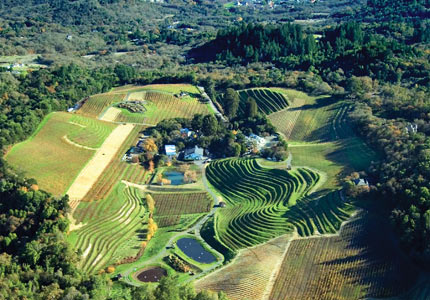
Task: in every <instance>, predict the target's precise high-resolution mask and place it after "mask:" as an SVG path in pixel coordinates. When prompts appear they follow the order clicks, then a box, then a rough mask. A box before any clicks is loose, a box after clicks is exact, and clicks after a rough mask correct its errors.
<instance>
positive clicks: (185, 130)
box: [180, 128, 194, 137]
mask: <svg viewBox="0 0 430 300" xmlns="http://www.w3.org/2000/svg"><path fill="white" fill-rule="evenodd" d="M180 133H181V136H182V137H190V136H192V135H193V133H194V132H193V131H191V130H189V129H188V128H182V129H181V130H180Z"/></svg>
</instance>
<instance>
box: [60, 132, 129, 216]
mask: <svg viewBox="0 0 430 300" xmlns="http://www.w3.org/2000/svg"><path fill="white" fill-rule="evenodd" d="M133 128H134V125H130V124H127V125H121V126H118V127H117V128H115V129H114V130H113V131H112V133H111V134H110V135H109V136H108V137H107V138H106V140H105V141H104V143H103V145H102V146H101V147H100V149H98V150H97V152H96V153H95V154H94V156H93V157H92V158H91V160H90V161H89V162H88V163H87V165H86V166H85V167H84V168H83V169H82V170H81V172H80V173H79V175H78V176H77V178H76V179H75V181H74V182H73V183H72V185H71V186H70V188H69V189H68V191H67V194H68V195H69V197H70V201H71V202H72V204H73V206H71V207H72V212H71V214H73V212H74V210H75V209H76V207H77V206H78V205H79V202H80V201H81V200H82V199H83V198H84V197H85V195H86V194H87V193H88V192H89V191H90V190H91V188H92V186H93V185H94V183H95V182H97V179H98V178H99V177H100V175H101V174H102V173H103V171H104V170H105V168H106V167H107V166H108V164H109V162H110V161H111V160H112V159H114V158H115V154H116V153H117V152H118V150H119V149H120V147H121V146H122V144H123V143H124V141H125V140H126V139H127V137H128V135H129V134H130V133H131V131H132V130H133Z"/></svg>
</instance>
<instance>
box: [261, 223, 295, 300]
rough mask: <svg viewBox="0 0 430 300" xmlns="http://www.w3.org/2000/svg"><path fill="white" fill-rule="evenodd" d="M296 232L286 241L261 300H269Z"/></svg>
mask: <svg viewBox="0 0 430 300" xmlns="http://www.w3.org/2000/svg"><path fill="white" fill-rule="evenodd" d="M295 234H296V232H294V233H293V235H292V236H291V238H290V239H289V240H288V242H287V245H286V246H285V250H284V252H283V253H282V256H281V257H280V258H279V260H278V262H277V264H276V267H275V269H274V270H273V272H272V275H270V279H269V282H267V285H266V289H265V290H264V293H263V296H262V297H261V300H270V298H269V297H270V295H271V294H272V290H273V286H274V285H275V282H276V279H277V278H278V276H279V272H280V271H281V267H282V263H283V262H284V259H285V257H286V256H287V253H288V249H290V245H291V242H292V241H293V240H294V239H295Z"/></svg>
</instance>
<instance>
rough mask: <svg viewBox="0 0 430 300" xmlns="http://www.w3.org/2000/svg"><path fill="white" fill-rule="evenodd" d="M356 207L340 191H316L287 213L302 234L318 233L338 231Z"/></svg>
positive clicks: (289, 219) (290, 220)
mask: <svg viewBox="0 0 430 300" xmlns="http://www.w3.org/2000/svg"><path fill="white" fill-rule="evenodd" d="M355 210H356V208H355V207H354V206H353V205H351V204H349V203H345V202H344V201H343V200H342V198H341V196H340V192H338V191H333V192H331V193H328V194H327V195H321V193H314V194H312V195H311V196H307V197H304V198H303V199H302V200H301V201H300V202H299V203H297V205H295V206H293V207H291V209H290V210H289V211H288V212H287V213H286V216H287V217H288V221H289V222H290V223H291V224H292V225H294V226H295V227H296V228H297V232H298V234H299V235H301V236H311V235H314V234H316V233H319V234H326V233H336V232H337V230H339V228H340V225H341V224H342V222H344V221H346V220H348V219H349V218H350V216H351V214H352V213H353V212H354V211H355Z"/></svg>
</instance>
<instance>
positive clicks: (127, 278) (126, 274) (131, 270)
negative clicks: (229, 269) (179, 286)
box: [121, 164, 222, 286]
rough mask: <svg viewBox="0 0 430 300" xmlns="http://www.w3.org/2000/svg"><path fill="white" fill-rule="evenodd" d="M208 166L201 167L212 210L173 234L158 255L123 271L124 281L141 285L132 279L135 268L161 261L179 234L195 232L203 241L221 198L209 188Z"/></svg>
mask: <svg viewBox="0 0 430 300" xmlns="http://www.w3.org/2000/svg"><path fill="white" fill-rule="evenodd" d="M206 166H207V164H200V167H201V169H202V180H203V185H204V188H205V189H206V191H207V192H208V193H209V194H210V195H211V196H212V198H213V200H214V207H213V208H212V210H211V211H210V212H209V213H208V214H207V215H205V216H204V217H203V218H201V219H200V220H199V221H198V222H197V223H196V224H194V226H193V227H191V228H189V229H187V230H184V231H180V232H178V233H176V234H175V235H174V236H172V237H171V238H170V239H169V241H168V242H167V243H166V247H164V248H163V250H162V251H160V252H159V253H158V254H157V255H155V256H153V257H151V258H150V259H148V260H145V261H142V262H140V263H139V264H134V265H133V266H132V267H130V268H129V269H127V270H126V271H124V272H122V273H121V275H122V276H123V281H124V282H126V283H128V284H131V285H134V286H139V285H140V284H139V283H137V282H136V281H135V280H133V279H132V277H131V274H132V273H134V272H135V271H134V270H135V269H141V268H143V267H145V266H148V265H150V264H152V263H155V262H157V261H159V260H160V259H162V258H163V257H165V256H166V255H167V254H168V249H167V248H168V247H169V248H170V247H171V246H173V241H174V240H175V239H177V238H178V237H179V236H181V235H184V234H186V233H188V232H194V233H195V235H196V237H197V238H198V239H200V240H201V241H203V238H202V237H201V235H200V230H201V228H202V226H203V224H204V223H205V222H206V221H207V220H208V219H209V218H211V217H213V215H214V214H215V212H216V210H217V209H218V203H219V199H218V196H217V195H216V194H215V193H214V192H213V191H212V190H211V189H210V188H209V186H208V182H207V178H206ZM203 243H204V244H205V246H206V247H207V248H209V249H211V250H212V251H213V252H215V253H218V251H216V250H215V249H213V248H212V247H211V246H209V245H208V244H206V242H204V241H203ZM221 264H222V260H221V261H218V262H217V263H216V264H214V265H213V266H212V267H211V268H209V269H207V270H205V271H203V272H201V273H198V274H196V275H194V276H190V278H189V279H187V280H186V281H185V282H184V283H187V282H190V281H192V280H194V279H197V278H200V277H202V276H204V275H206V274H207V273H209V272H212V271H213V270H214V269H216V268H218V267H219V266H220V265H221Z"/></svg>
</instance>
